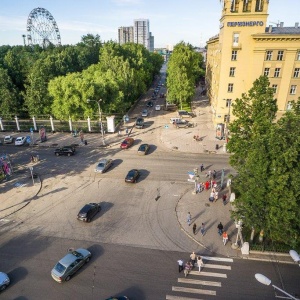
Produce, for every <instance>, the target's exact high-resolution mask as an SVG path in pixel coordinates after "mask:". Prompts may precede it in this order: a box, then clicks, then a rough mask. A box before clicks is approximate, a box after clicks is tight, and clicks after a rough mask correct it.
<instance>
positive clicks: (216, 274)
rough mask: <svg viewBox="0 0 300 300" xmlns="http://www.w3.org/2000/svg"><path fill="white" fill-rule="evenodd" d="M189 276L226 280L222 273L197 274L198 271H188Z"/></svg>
mask: <svg viewBox="0 0 300 300" xmlns="http://www.w3.org/2000/svg"><path fill="white" fill-rule="evenodd" d="M189 274H191V275H199V276H209V277H220V278H227V275H226V274H223V273H211V272H202V271H201V272H198V271H190V272H189Z"/></svg>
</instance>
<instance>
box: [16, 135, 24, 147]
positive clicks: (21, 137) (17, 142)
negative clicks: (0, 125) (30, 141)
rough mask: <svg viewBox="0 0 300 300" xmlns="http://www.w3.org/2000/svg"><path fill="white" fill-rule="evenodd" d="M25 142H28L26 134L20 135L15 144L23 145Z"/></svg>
mask: <svg viewBox="0 0 300 300" xmlns="http://www.w3.org/2000/svg"><path fill="white" fill-rule="evenodd" d="M25 142H26V136H19V137H17V138H16V140H15V145H16V146H22V145H24V144H25Z"/></svg>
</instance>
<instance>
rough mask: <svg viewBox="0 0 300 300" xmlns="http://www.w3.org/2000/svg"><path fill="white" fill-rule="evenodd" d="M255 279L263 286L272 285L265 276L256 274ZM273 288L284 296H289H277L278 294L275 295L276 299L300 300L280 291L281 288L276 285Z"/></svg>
mask: <svg viewBox="0 0 300 300" xmlns="http://www.w3.org/2000/svg"><path fill="white" fill-rule="evenodd" d="M255 279H256V280H257V281H258V282H260V283H262V284H264V285H270V284H271V280H270V279H269V278H268V277H266V276H265V275H263V274H259V273H256V274H255ZM272 287H273V288H274V289H275V290H278V291H280V292H281V293H283V294H284V295H286V296H287V297H283V296H277V295H276V293H275V297H276V298H281V299H293V300H299V299H298V298H296V297H294V296H292V295H290V294H289V293H287V292H286V291H284V290H282V289H280V288H279V287H277V286H276V285H274V284H272Z"/></svg>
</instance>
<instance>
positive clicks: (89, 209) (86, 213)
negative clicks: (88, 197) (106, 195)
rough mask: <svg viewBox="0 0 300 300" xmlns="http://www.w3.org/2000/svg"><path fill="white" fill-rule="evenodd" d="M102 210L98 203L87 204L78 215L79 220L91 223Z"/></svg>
mask: <svg viewBox="0 0 300 300" xmlns="http://www.w3.org/2000/svg"><path fill="white" fill-rule="evenodd" d="M100 210H101V206H100V204H98V203H89V204H86V205H85V206H84V207H83V208H82V209H81V210H80V211H79V213H78V215H77V219H78V220H80V221H83V222H87V223H89V222H91V220H92V218H93V217H94V216H95V215H96V214H97V213H98V212H99V211H100Z"/></svg>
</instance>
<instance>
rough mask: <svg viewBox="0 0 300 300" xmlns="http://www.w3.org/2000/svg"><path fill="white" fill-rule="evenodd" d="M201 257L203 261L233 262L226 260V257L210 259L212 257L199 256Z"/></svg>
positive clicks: (230, 259) (229, 259)
mask: <svg viewBox="0 0 300 300" xmlns="http://www.w3.org/2000/svg"><path fill="white" fill-rule="evenodd" d="M201 257H202V259H204V260H211V261H224V262H233V259H232V258H226V257H212V256H201Z"/></svg>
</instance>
